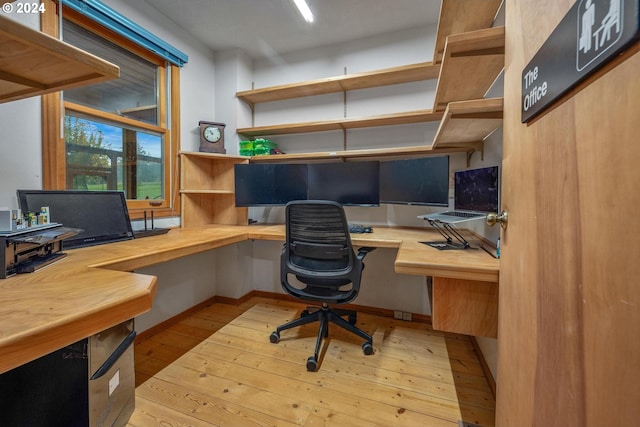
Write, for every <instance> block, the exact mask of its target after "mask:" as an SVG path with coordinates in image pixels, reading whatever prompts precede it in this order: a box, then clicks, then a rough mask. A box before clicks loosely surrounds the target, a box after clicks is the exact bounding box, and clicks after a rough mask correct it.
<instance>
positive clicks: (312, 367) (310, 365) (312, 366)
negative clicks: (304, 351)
mask: <svg viewBox="0 0 640 427" xmlns="http://www.w3.org/2000/svg"><path fill="white" fill-rule="evenodd" d="M317 369H318V362H317V361H316V358H315V357H313V356H311V357H309V358H308V359H307V371H309V372H315V371H316V370H317Z"/></svg>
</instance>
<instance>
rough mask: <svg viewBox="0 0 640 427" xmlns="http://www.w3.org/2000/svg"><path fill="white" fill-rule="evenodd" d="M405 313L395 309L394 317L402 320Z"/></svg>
mask: <svg viewBox="0 0 640 427" xmlns="http://www.w3.org/2000/svg"><path fill="white" fill-rule="evenodd" d="M403 314H404V313H402V312H401V311H400V310H394V311H393V318H394V319H398V320H402V315H403Z"/></svg>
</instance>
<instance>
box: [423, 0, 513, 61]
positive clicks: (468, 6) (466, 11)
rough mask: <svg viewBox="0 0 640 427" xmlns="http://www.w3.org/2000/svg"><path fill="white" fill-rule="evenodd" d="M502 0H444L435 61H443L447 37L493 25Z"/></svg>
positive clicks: (434, 53) (441, 7)
mask: <svg viewBox="0 0 640 427" xmlns="http://www.w3.org/2000/svg"><path fill="white" fill-rule="evenodd" d="M501 4H502V0H480V1H477V0H475V1H474V0H471V1H469V0H443V1H442V4H441V6H440V17H439V19H438V30H437V32H436V45H435V49H434V52H433V63H434V64H439V63H441V62H442V55H443V53H444V46H445V44H446V43H447V37H449V36H451V35H452V34H460V33H468V32H470V31H475V30H482V29H484V28H489V27H491V25H493V21H494V19H495V17H496V14H497V13H498V10H499V9H500V5H501Z"/></svg>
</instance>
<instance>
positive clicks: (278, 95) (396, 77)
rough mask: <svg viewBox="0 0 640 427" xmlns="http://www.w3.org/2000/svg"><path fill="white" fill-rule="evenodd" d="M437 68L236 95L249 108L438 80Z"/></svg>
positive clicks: (398, 70) (340, 78)
mask: <svg viewBox="0 0 640 427" xmlns="http://www.w3.org/2000/svg"><path fill="white" fill-rule="evenodd" d="M439 71H440V66H439V65H433V63H431V62H421V63H418V64H411V65H404V66H400V67H392V68H385V69H383V70H377V71H371V72H364V73H355V74H347V75H344V76H336V77H328V78H326V79H317V80H309V81H304V82H299V83H292V84H285V85H279V86H271V87H266V88H262V89H254V90H246V91H242V92H238V93H236V96H237V97H238V98H240V99H241V100H243V101H244V102H246V103H247V104H249V105H251V106H253V105H254V104H257V103H260V102H271V101H280V100H284V99H291V98H300V97H303V96H314V95H323V94H327V93H336V92H343V91H348V90H356V89H365V88H371V87H378V86H387V85H393V84H400V83H409V82H415V81H420V80H430V79H436V78H438V73H439Z"/></svg>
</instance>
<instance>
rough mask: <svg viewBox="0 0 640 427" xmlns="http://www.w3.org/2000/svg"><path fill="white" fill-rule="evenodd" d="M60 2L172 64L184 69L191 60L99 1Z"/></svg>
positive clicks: (72, 0) (73, 0) (69, 0)
mask: <svg viewBox="0 0 640 427" xmlns="http://www.w3.org/2000/svg"><path fill="white" fill-rule="evenodd" d="M59 1H60V4H64V5H65V6H67V7H70V8H71V9H73V10H75V11H76V12H78V13H80V14H82V15H84V16H86V17H87V18H89V19H91V20H93V21H95V22H97V23H98V24H100V25H102V26H104V27H106V28H108V29H110V30H112V31H114V32H116V33H117V34H119V35H121V36H123V37H125V38H127V39H128V40H131V41H132V42H134V43H136V44H138V45H140V46H142V47H144V48H145V49H147V50H149V51H151V52H153V53H155V54H156V55H158V56H160V57H161V58H163V59H166V60H167V61H169V62H171V63H172V64H175V65H178V66H180V67H182V66H183V65H184V64H186V63H187V61H188V60H189V57H188V56H187V55H186V54H185V53H183V52H181V51H179V50H178V49H176V48H175V47H173V46H171V45H170V44H169V43H167V42H165V41H164V40H162V39H161V38H160V37H157V36H155V35H153V34H152V33H150V32H149V31H147V30H145V29H144V28H142V27H141V26H140V25H138V24H136V23H135V22H133V21H132V20H130V19H129V18H127V17H125V16H123V15H122V14H120V13H118V12H116V11H115V10H113V9H111V8H110V7H109V6H107V5H105V4H103V3H102V2H101V1H99V0H59Z"/></svg>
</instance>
